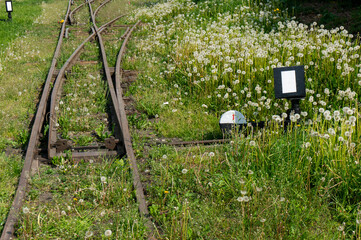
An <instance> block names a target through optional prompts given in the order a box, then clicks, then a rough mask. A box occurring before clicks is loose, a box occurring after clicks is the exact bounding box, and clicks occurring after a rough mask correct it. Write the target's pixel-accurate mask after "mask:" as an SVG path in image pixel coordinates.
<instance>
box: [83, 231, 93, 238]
mask: <svg viewBox="0 0 361 240" xmlns="http://www.w3.org/2000/svg"><path fill="white" fill-rule="evenodd" d="M93 235H94V233H93V232H92V231H86V232H85V238H90V237H92V236H93Z"/></svg>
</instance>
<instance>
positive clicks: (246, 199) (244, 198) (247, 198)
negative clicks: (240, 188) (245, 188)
mask: <svg viewBox="0 0 361 240" xmlns="http://www.w3.org/2000/svg"><path fill="white" fill-rule="evenodd" d="M250 200H251V198H250V197H248V196H244V197H243V201H244V202H249V201H250Z"/></svg>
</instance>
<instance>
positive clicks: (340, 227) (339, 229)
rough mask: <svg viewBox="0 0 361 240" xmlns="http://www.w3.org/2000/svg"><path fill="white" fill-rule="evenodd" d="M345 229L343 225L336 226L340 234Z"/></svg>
mask: <svg viewBox="0 0 361 240" xmlns="http://www.w3.org/2000/svg"><path fill="white" fill-rule="evenodd" d="M344 229H345V226H344V225H340V226H338V228H337V230H338V231H340V232H342V231H343V230H344Z"/></svg>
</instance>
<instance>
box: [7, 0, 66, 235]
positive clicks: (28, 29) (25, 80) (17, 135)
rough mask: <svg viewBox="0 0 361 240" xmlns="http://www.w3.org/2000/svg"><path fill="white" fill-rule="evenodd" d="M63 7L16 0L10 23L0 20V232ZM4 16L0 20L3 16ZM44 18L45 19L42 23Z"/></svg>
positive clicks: (9, 203)
mask: <svg viewBox="0 0 361 240" xmlns="http://www.w3.org/2000/svg"><path fill="white" fill-rule="evenodd" d="M64 3H65V1H57V2H55V1H43V2H39V1H32V0H25V1H15V2H13V8H14V12H13V14H12V16H13V21H12V22H4V21H0V45H1V50H0V82H1V87H0V109H1V110H0V151H1V157H0V166H2V167H1V168H0V176H1V177H0V180H1V187H0V204H1V207H0V209H1V210H0V212H1V213H0V232H1V231H2V228H3V225H4V223H5V220H6V217H7V213H8V210H9V207H10V206H11V203H12V199H13V197H14V194H15V189H16V185H17V181H18V176H19V175H20V172H21V169H22V150H23V149H24V148H25V146H26V144H27V141H28V136H29V129H28V128H29V124H30V122H31V119H32V117H33V115H34V113H35V109H36V104H37V98H38V96H39V94H40V89H41V86H42V84H43V83H44V80H45V78H46V74H47V71H48V67H49V64H50V59H51V57H52V54H53V51H54V49H55V45H56V40H57V34H58V30H59V26H60V25H59V24H58V23H57V21H59V15H63V14H64V13H65V8H66V5H65V4H64ZM4 9H5V8H3V5H2V10H4ZM42 10H44V11H42ZM4 12H5V11H4ZM4 12H1V16H0V18H7V15H5V13H4ZM44 16H45V17H46V19H47V20H46V21H41V19H42V17H44ZM5 149H8V150H9V151H7V152H9V154H8V155H6V154H5ZM13 149H16V151H13ZM10 152H13V153H12V154H10Z"/></svg>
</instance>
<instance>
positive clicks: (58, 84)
mask: <svg viewBox="0 0 361 240" xmlns="http://www.w3.org/2000/svg"><path fill="white" fill-rule="evenodd" d="M123 16H124V15H121V16H119V17H117V18H115V19H113V20H112V21H110V22H108V23H106V24H104V25H103V26H101V28H100V29H99V30H98V31H99V32H102V31H104V30H105V29H106V27H107V26H108V25H111V24H112V23H114V22H115V21H117V20H118V19H120V18H121V17H123ZM95 35H96V33H95V32H94V33H92V34H90V35H89V37H87V38H86V39H85V40H84V41H83V42H82V43H81V44H80V45H79V47H78V48H77V49H76V50H75V51H74V52H73V54H72V55H71V56H70V57H69V59H68V60H67V61H66V62H65V64H64V65H63V67H62V68H61V69H60V70H59V73H58V76H57V78H56V80H55V84H54V87H53V91H52V94H51V100H50V115H49V116H50V118H49V119H50V120H49V138H48V158H49V159H52V158H53V157H54V156H56V149H55V148H54V144H55V142H56V139H57V134H56V132H57V131H56V128H55V124H56V122H57V116H56V111H55V108H56V106H58V105H59V96H60V95H61V89H62V85H63V83H64V74H65V72H66V70H67V69H68V68H69V67H70V66H71V65H72V64H73V63H74V62H75V61H76V58H77V57H78V56H79V54H80V53H81V50H82V49H83V48H84V46H85V44H86V43H87V42H89V41H90V40H91V39H92V38H94V37H95Z"/></svg>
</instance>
